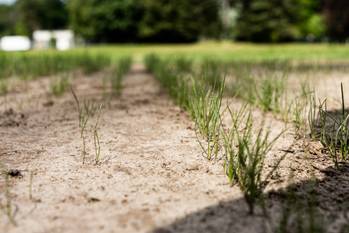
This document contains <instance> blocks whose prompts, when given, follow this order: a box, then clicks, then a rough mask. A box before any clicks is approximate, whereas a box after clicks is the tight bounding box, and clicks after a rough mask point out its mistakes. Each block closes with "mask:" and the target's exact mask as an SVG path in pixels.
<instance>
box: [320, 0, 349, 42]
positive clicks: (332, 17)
mask: <svg viewBox="0 0 349 233" xmlns="http://www.w3.org/2000/svg"><path fill="white" fill-rule="evenodd" d="M324 9H325V18H326V25H327V30H328V35H329V37H330V38H331V39H332V40H335V41H345V40H347V39H348V38H349V13H348V12H349V2H348V0H325V4H324Z"/></svg>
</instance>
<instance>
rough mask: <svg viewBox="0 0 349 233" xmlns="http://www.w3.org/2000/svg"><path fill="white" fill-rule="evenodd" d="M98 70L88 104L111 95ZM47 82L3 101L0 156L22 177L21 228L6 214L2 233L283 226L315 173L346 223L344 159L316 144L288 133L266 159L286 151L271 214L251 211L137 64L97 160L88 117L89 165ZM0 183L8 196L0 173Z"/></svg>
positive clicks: (347, 171)
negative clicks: (287, 194)
mask: <svg viewBox="0 0 349 233" xmlns="http://www.w3.org/2000/svg"><path fill="white" fill-rule="evenodd" d="M102 75H103V74H96V75H92V76H91V77H81V75H78V77H76V78H75V79H74V81H73V86H74V88H75V90H76V93H77V95H78V96H79V98H80V99H81V100H82V99H92V100H94V101H96V102H102V101H103V100H102V93H103V89H102V81H101V76H102ZM48 90H49V78H42V79H40V80H36V81H30V82H28V83H26V84H25V85H24V84H22V83H18V84H16V89H14V90H12V92H11V93H10V94H9V95H8V97H7V101H6V103H7V104H6V106H5V104H4V101H5V99H4V97H2V98H1V99H0V101H1V102H2V103H3V104H2V105H1V108H0V138H1V144H0V159H1V161H2V163H3V164H4V165H5V167H6V169H7V170H11V169H12V170H14V169H16V170H18V171H20V173H21V174H20V176H17V177H12V178H11V179H10V184H9V187H7V189H8V191H9V192H10V194H11V200H12V203H13V207H14V210H15V216H14V218H15V221H16V226H15V225H14V224H11V223H9V221H8V218H7V216H6V215H5V214H4V213H3V212H0V213H1V215H0V232H1V233H2V232H4V233H5V232H6V233H15V232H18V233H23V232H26V233H34V232H35V233H46V232H47V233H58V232H65V233H73V232H74V233H75V232H108V233H109V232H110V233H111V232H120V233H131V232H132V233H139V232H149V233H160V232H161V233H166V232H181V233H193V232H200V233H208V232H212V233H213V232H217V233H218V232H219V233H220V232H222V233H224V232H227V233H228V232H253V233H257V232H275V227H276V226H277V222H276V220H275V219H277V218H278V216H279V215H280V211H281V206H280V203H279V200H281V199H282V198H283V197H284V195H283V189H292V190H296V191H297V192H299V193H300V197H301V198H302V197H305V196H302V195H306V194H302V192H303V191H304V190H306V189H307V188H308V186H310V185H311V184H313V183H312V182H311V181H312V180H314V179H315V181H316V184H315V185H314V189H315V192H316V193H317V194H318V204H317V205H318V206H320V209H321V211H322V212H323V213H324V214H325V216H326V221H328V226H329V231H330V232H340V231H341V230H340V227H341V226H342V225H343V223H345V222H346V221H349V216H348V215H349V211H348V209H349V203H348V202H349V201H348V200H349V168H348V166H347V165H345V164H343V165H341V170H340V171H337V170H334V169H333V168H332V162H331V161H330V160H329V159H328V158H327V157H326V156H325V155H324V154H323V153H322V150H321V146H320V145H319V144H318V143H316V142H311V141H310V140H308V139H307V140H297V141H295V140H294V134H293V132H292V130H289V131H287V133H285V134H284V135H283V136H282V138H281V139H280V141H279V142H278V144H277V145H276V146H275V148H274V149H273V151H272V152H271V153H270V154H269V155H268V159H267V166H266V167H267V169H268V165H271V164H273V161H275V158H279V157H280V156H282V155H283V154H284V153H286V152H287V155H286V158H285V160H284V161H283V162H282V163H281V166H280V169H279V172H278V173H277V175H276V176H274V177H272V180H271V183H270V185H269V188H268V190H267V201H268V202H267V206H266V207H267V209H268V212H269V213H270V215H271V220H270V222H269V221H266V220H265V219H264V218H262V217H261V216H260V210H257V214H256V215H255V216H250V215H248V214H247V206H246V204H245V202H244V199H243V196H242V193H241V192H240V191H239V189H238V187H236V186H234V187H231V186H230V185H229V184H228V182H227V179H226V178H225V175H224V173H223V169H222V163H221V162H212V161H207V160H206V159H205V158H204V157H203V156H201V155H202V153H201V150H200V146H199V144H198V143H197V140H196V136H195V132H194V130H193V129H194V125H193V123H192V122H191V120H190V118H189V117H188V116H187V114H186V113H185V112H183V111H181V109H179V108H178V107H177V106H175V105H174V104H173V102H172V101H171V100H170V99H169V98H168V96H167V95H166V93H165V92H164V91H163V90H162V89H161V88H160V86H159V84H158V83H157V82H156V81H155V80H154V78H153V77H152V76H151V75H150V74H148V73H146V71H145V70H144V68H143V67H142V66H141V65H135V66H134V67H133V69H132V71H131V72H130V73H129V74H128V75H127V77H126V79H125V81H124V89H123V93H122V96H121V97H119V98H113V99H111V100H110V102H109V103H108V104H106V105H105V108H104V109H103V110H102V115H101V122H100V127H99V128H100V130H99V132H100V137H101V155H102V163H101V164H99V165H94V162H93V158H94V146H93V145H94V144H93V134H92V131H91V129H90V128H91V127H92V125H93V124H94V121H95V120H96V119H92V120H91V121H90V124H89V125H88V133H87V138H88V140H87V151H88V161H87V163H86V164H84V165H83V164H82V158H81V144H82V141H81V138H80V131H79V126H78V113H77V110H76V106H75V102H74V100H73V98H72V95H71V93H70V92H67V93H66V94H64V96H62V97H60V98H56V97H52V96H51V95H49V94H47V93H48ZM227 101H229V103H230V104H231V105H232V106H233V107H236V106H239V102H238V101H236V100H233V101H232V100H227ZM9 109H11V110H9ZM254 114H255V117H260V116H261V114H262V113H260V112H259V111H258V110H256V111H255V112H254ZM267 119H268V121H269V122H270V124H271V125H272V130H273V133H274V134H277V132H279V131H280V130H281V129H282V128H283V127H284V123H283V122H280V121H277V120H275V118H274V117H273V116H272V115H268V116H267ZM285 151H286V152H285ZM291 173H292V174H293V178H292V179H290V174H291ZM31 174H32V181H30V180H31V178H30V177H31ZM17 175H18V174H17ZM0 188H1V194H0V195H1V196H0V197H1V201H2V202H4V201H5V198H4V193H5V192H4V190H5V189H6V185H5V181H4V179H3V178H2V179H1V180H0ZM30 190H32V197H31V198H30V194H29V193H30ZM342 231H343V229H342ZM345 231H346V229H344V231H343V232H345ZM290 232H293V230H290ZM346 232H347V231H346Z"/></svg>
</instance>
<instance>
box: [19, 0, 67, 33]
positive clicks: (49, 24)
mask: <svg viewBox="0 0 349 233" xmlns="http://www.w3.org/2000/svg"><path fill="white" fill-rule="evenodd" d="M14 8H15V15H16V17H17V19H16V32H17V33H19V34H24V35H31V34H32V32H33V31H34V30H37V29H60V28H65V27H66V26H67V23H68V12H67V10H66V8H65V3H64V2H63V1H62V0H17V1H16V3H15V6H14Z"/></svg>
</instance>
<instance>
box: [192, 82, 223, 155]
mask: <svg viewBox="0 0 349 233" xmlns="http://www.w3.org/2000/svg"><path fill="white" fill-rule="evenodd" d="M193 83H194V84H193V95H192V96H191V98H190V100H191V101H190V110H191V114H192V117H193V119H194V121H195V125H196V128H197V130H198V131H199V133H200V135H202V136H203V137H204V139H205V142H206V144H207V145H203V144H202V143H201V140H200V139H199V137H198V135H197V138H198V142H199V144H200V146H201V148H202V150H203V152H204V154H205V157H206V158H207V159H208V160H211V159H212V158H215V159H217V157H218V152H219V150H220V128H221V124H220V109H221V106H222V98H223V90H224V84H223V85H222V86H221V87H220V89H219V90H218V91H217V92H216V91H214V90H213V89H211V88H209V89H208V90H207V88H205V87H204V86H203V85H200V82H199V81H195V80H194V81H193Z"/></svg>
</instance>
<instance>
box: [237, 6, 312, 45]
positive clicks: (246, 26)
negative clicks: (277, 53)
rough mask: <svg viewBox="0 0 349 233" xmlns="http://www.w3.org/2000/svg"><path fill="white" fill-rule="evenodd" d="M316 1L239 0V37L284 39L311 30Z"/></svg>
mask: <svg viewBox="0 0 349 233" xmlns="http://www.w3.org/2000/svg"><path fill="white" fill-rule="evenodd" d="M313 3H314V1H313V0H268V1H265V0H235V4H236V7H237V9H238V11H239V17H238V20H237V25H236V37H237V39H238V40H246V41H253V42H284V41H292V40H297V39H300V38H301V37H302V36H303V34H305V33H307V26H306V25H307V23H306V22H307V21H308V19H309V18H310V17H311V16H312V15H313V10H312V8H313V7H314V5H313Z"/></svg>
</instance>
